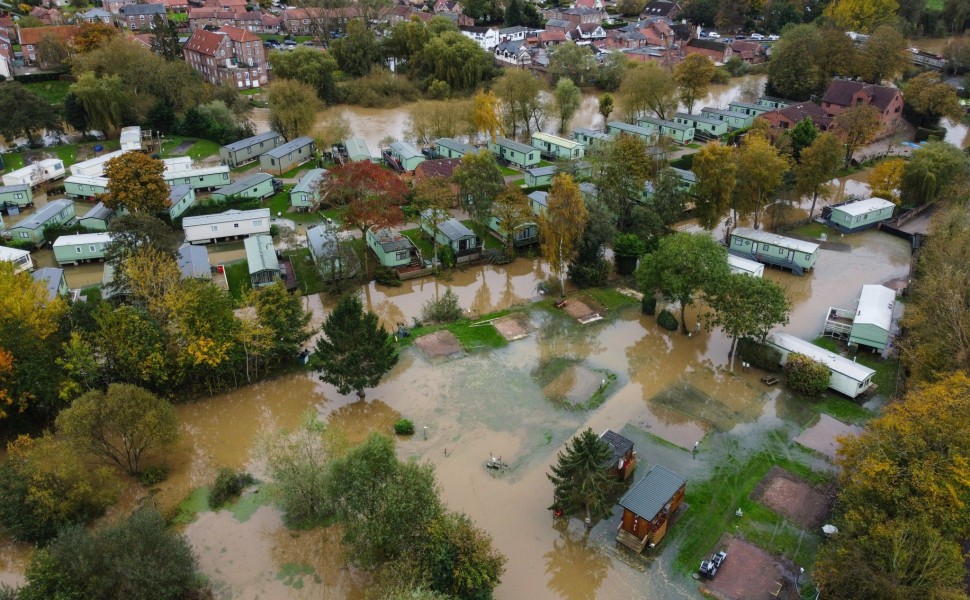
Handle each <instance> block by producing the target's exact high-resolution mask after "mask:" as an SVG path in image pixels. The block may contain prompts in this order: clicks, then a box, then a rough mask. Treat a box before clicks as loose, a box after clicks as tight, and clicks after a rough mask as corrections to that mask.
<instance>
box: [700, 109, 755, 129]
mask: <svg viewBox="0 0 970 600" xmlns="http://www.w3.org/2000/svg"><path fill="white" fill-rule="evenodd" d="M701 116H702V117H707V118H708V119H715V120H717V121H724V122H725V123H727V125H728V127H730V128H731V129H744V128H746V127H751V125H752V124H753V123H754V117H753V116H751V115H746V114H744V113H740V112H735V111H733V110H721V109H719V108H712V107H710V106H707V107H704V108H702V109H701Z"/></svg>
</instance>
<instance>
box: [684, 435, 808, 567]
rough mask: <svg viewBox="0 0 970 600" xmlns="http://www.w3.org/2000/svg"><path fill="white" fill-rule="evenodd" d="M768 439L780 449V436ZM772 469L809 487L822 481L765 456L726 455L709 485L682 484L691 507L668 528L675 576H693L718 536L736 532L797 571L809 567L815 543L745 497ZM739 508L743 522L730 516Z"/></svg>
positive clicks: (773, 455)
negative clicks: (674, 535) (673, 535)
mask: <svg viewBox="0 0 970 600" xmlns="http://www.w3.org/2000/svg"><path fill="white" fill-rule="evenodd" d="M773 437H774V438H775V440H776V441H777V443H778V444H782V443H784V440H783V437H784V436H783V435H781V434H774V435H773ZM775 465H777V466H780V467H782V468H784V469H785V470H787V471H789V472H791V473H793V474H795V475H798V476H799V477H802V478H804V479H806V480H807V481H808V482H809V483H818V482H821V481H825V480H826V477H825V476H824V475H821V474H819V473H816V472H814V471H812V470H811V469H809V468H808V467H806V466H805V465H803V464H801V463H798V462H795V461H793V460H790V459H788V458H786V457H784V456H781V455H780V454H778V453H777V452H772V451H770V450H765V451H763V452H760V453H758V454H755V455H754V456H751V457H748V458H745V459H739V458H738V457H737V456H734V455H732V454H728V455H727V456H725V457H724V459H723V460H721V461H720V462H719V464H718V465H717V466H715V468H714V471H713V473H712V475H711V477H710V479H708V480H707V481H703V482H697V483H695V482H690V483H688V484H687V498H688V500H689V503H690V506H689V508H688V509H687V511H686V512H685V513H684V517H683V518H682V519H681V520H680V521H679V522H677V523H675V524H674V526H673V528H674V530H676V531H678V532H680V533H679V540H678V541H679V543H680V547H679V549H678V552H677V557H676V559H675V560H674V565H675V567H676V568H677V570H679V571H681V572H683V573H689V572H692V571H695V570H696V569H697V565H698V564H699V563H700V560H701V559H702V558H703V557H704V556H706V555H709V554H710V553H711V551H713V550H714V549H715V547H714V545H715V544H716V543H717V541H718V539H719V538H720V537H721V535H723V534H725V533H729V534H733V533H735V532H740V533H743V534H744V538H745V539H746V540H747V541H749V542H752V543H754V544H755V545H757V546H759V547H761V548H763V549H765V550H767V551H768V552H771V553H778V554H782V555H784V556H786V557H787V558H789V559H791V560H792V561H794V562H795V564H796V565H806V566H807V565H811V564H812V563H813V562H814V559H815V553H816V552H817V551H818V544H819V542H820V539H819V536H818V535H817V534H815V533H812V532H803V531H802V530H801V529H799V528H798V527H797V526H796V525H794V524H792V523H791V522H789V521H787V520H786V519H784V518H783V517H781V516H780V515H778V514H776V513H775V512H773V511H771V510H770V509H768V508H766V507H764V506H762V505H760V504H758V503H757V502H755V501H753V500H751V499H750V498H749V497H748V496H749V495H750V494H751V491H752V490H753V489H754V488H755V486H756V485H757V484H758V482H759V481H761V479H762V478H763V477H764V476H765V474H766V473H767V472H768V471H769V470H770V469H771V467H773V466H775ZM738 508H740V509H741V511H742V513H743V515H744V516H742V517H737V516H736V515H735V511H736V510H737V509H738Z"/></svg>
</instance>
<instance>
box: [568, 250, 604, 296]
mask: <svg viewBox="0 0 970 600" xmlns="http://www.w3.org/2000/svg"><path fill="white" fill-rule="evenodd" d="M610 269H611V267H610V262H609V261H608V260H606V259H605V258H602V257H596V258H595V259H594V260H593V261H592V262H584V263H581V264H580V263H573V264H571V265H569V279H570V281H572V282H573V283H574V284H576V287H578V288H591V287H601V286H604V285H606V280H607V279H609V277H610Z"/></svg>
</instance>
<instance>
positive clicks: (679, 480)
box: [620, 465, 687, 521]
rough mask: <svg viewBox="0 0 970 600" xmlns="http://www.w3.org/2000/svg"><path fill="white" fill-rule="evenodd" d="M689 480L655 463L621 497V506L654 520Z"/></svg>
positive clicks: (643, 517)
mask: <svg viewBox="0 0 970 600" xmlns="http://www.w3.org/2000/svg"><path fill="white" fill-rule="evenodd" d="M685 483H687V480H686V479H684V478H683V477H681V476H680V475H678V474H677V473H674V472H673V471H671V470H670V469H668V468H667V467H663V466H661V465H654V467H653V468H652V469H650V471H649V472H648V473H647V474H646V475H644V477H643V479H641V480H640V481H638V482H636V483H635V484H634V485H633V487H631V488H630V490H629V491H628V492H627V493H626V494H624V495H623V497H622V498H620V506H622V507H623V508H625V509H627V510H629V511H630V512H632V513H633V514H635V515H637V516H639V517H640V518H642V519H646V520H648V521H652V520H653V519H654V518H656V516H657V515H658V514H660V511H661V510H663V507H664V506H666V504H667V503H668V502H670V499H671V498H672V497H673V496H674V495H675V494H676V493H677V490H679V489H680V488H681V487H682V486H683V485H684V484H685Z"/></svg>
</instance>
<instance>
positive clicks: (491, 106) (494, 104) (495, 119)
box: [472, 91, 505, 142]
mask: <svg viewBox="0 0 970 600" xmlns="http://www.w3.org/2000/svg"><path fill="white" fill-rule="evenodd" d="M472 123H473V125H474V127H475V131H478V132H482V133H486V134H488V137H489V139H490V140H491V141H493V142H494V141H495V137H496V136H497V135H499V134H501V135H505V130H504V129H503V128H502V121H501V119H499V116H498V98H496V97H495V94H494V93H492V92H485V91H479V92H478V93H477V94H475V99H474V112H473V113H472Z"/></svg>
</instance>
